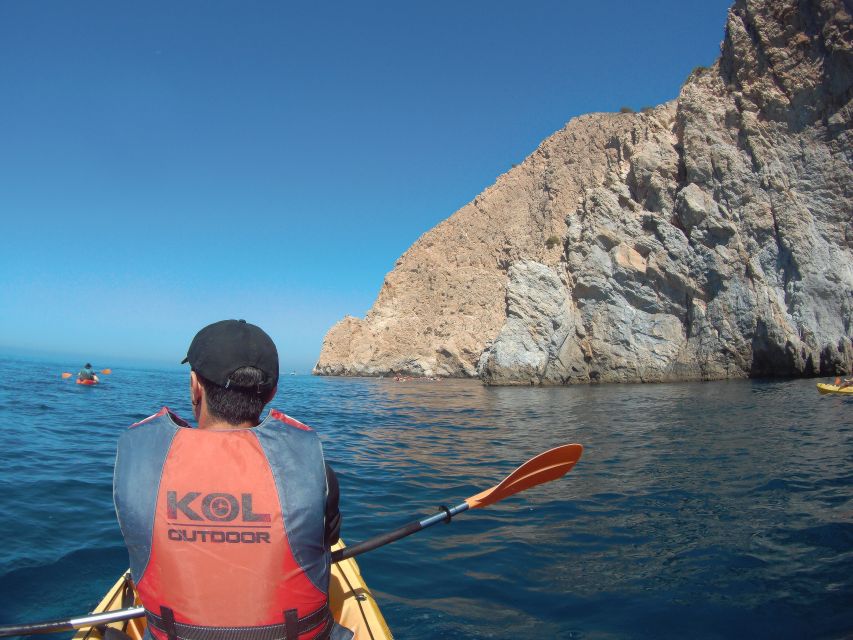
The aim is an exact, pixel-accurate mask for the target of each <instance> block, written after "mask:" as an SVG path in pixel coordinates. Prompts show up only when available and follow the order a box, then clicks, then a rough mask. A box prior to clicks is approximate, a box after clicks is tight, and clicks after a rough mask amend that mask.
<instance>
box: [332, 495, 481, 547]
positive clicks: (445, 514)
mask: <svg viewBox="0 0 853 640" xmlns="http://www.w3.org/2000/svg"><path fill="white" fill-rule="evenodd" d="M467 509H468V503H467V502H463V503H461V504H458V505H456V506H455V507H452V508H450V509H448V508H447V507H441V511H439V512H438V513H436V514H434V515H431V516H429V517H428V518H424V519H423V520H415V521H414V522H410V523H409V524H406V525H403V526H402V527H400V528H399V529H394V531H389V532H388V533H382V534H380V535H378V536H376V537H375V538H371V539H370V540H365V541H364V542H359V543H358V544H354V545H352V546H351V547H344V548H343V549H338V550H337V551H333V552H332V562H340V561H341V560H346V559H347V558H354V557H355V556H357V555H360V554H362V553H366V552H368V551H373V549H376V548H377V547H381V546H383V545H386V544H388V543H390V542H394V541H396V540H399V539H400V538H405V537H406V536H410V535H412V534H413V533H417V532H418V531H420V530H421V529H426V528H427V527H430V526H432V525H434V524H435V523H436V522H447V523H449V522H450V519H451V518H452V517H453V516H455V515H456V514H457V513H462V512H463V511H465V510H467Z"/></svg>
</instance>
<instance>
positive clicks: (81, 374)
mask: <svg viewBox="0 0 853 640" xmlns="http://www.w3.org/2000/svg"><path fill="white" fill-rule="evenodd" d="M77 379H78V380H94V381H95V382H97V381H98V376H96V375H95V372H94V371H92V365H91V364H89V363H88V362H87V363H86V364H84V365H83V368H82V369H80V371H78V372H77Z"/></svg>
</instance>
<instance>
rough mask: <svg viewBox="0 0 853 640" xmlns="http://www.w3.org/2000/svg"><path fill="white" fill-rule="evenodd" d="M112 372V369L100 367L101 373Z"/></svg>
mask: <svg viewBox="0 0 853 640" xmlns="http://www.w3.org/2000/svg"><path fill="white" fill-rule="evenodd" d="M112 372H113V370H112V369H101V373H106V374H107V375H109V374H111V373H112Z"/></svg>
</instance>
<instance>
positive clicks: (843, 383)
mask: <svg viewBox="0 0 853 640" xmlns="http://www.w3.org/2000/svg"><path fill="white" fill-rule="evenodd" d="M835 386H836V387H838V388H839V389H844V388H845V387H849V386H853V378H845V379H844V380H842V379H841V378H840V377H837V378H835Z"/></svg>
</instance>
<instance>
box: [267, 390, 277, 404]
mask: <svg viewBox="0 0 853 640" xmlns="http://www.w3.org/2000/svg"><path fill="white" fill-rule="evenodd" d="M276 391H278V385H275V386H274V387H273V388H272V389H270V390H269V391H268V392H267V395H266V396H264V404H267V403H268V402H269V401H270V400H272V399H273V398H275V392H276Z"/></svg>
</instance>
